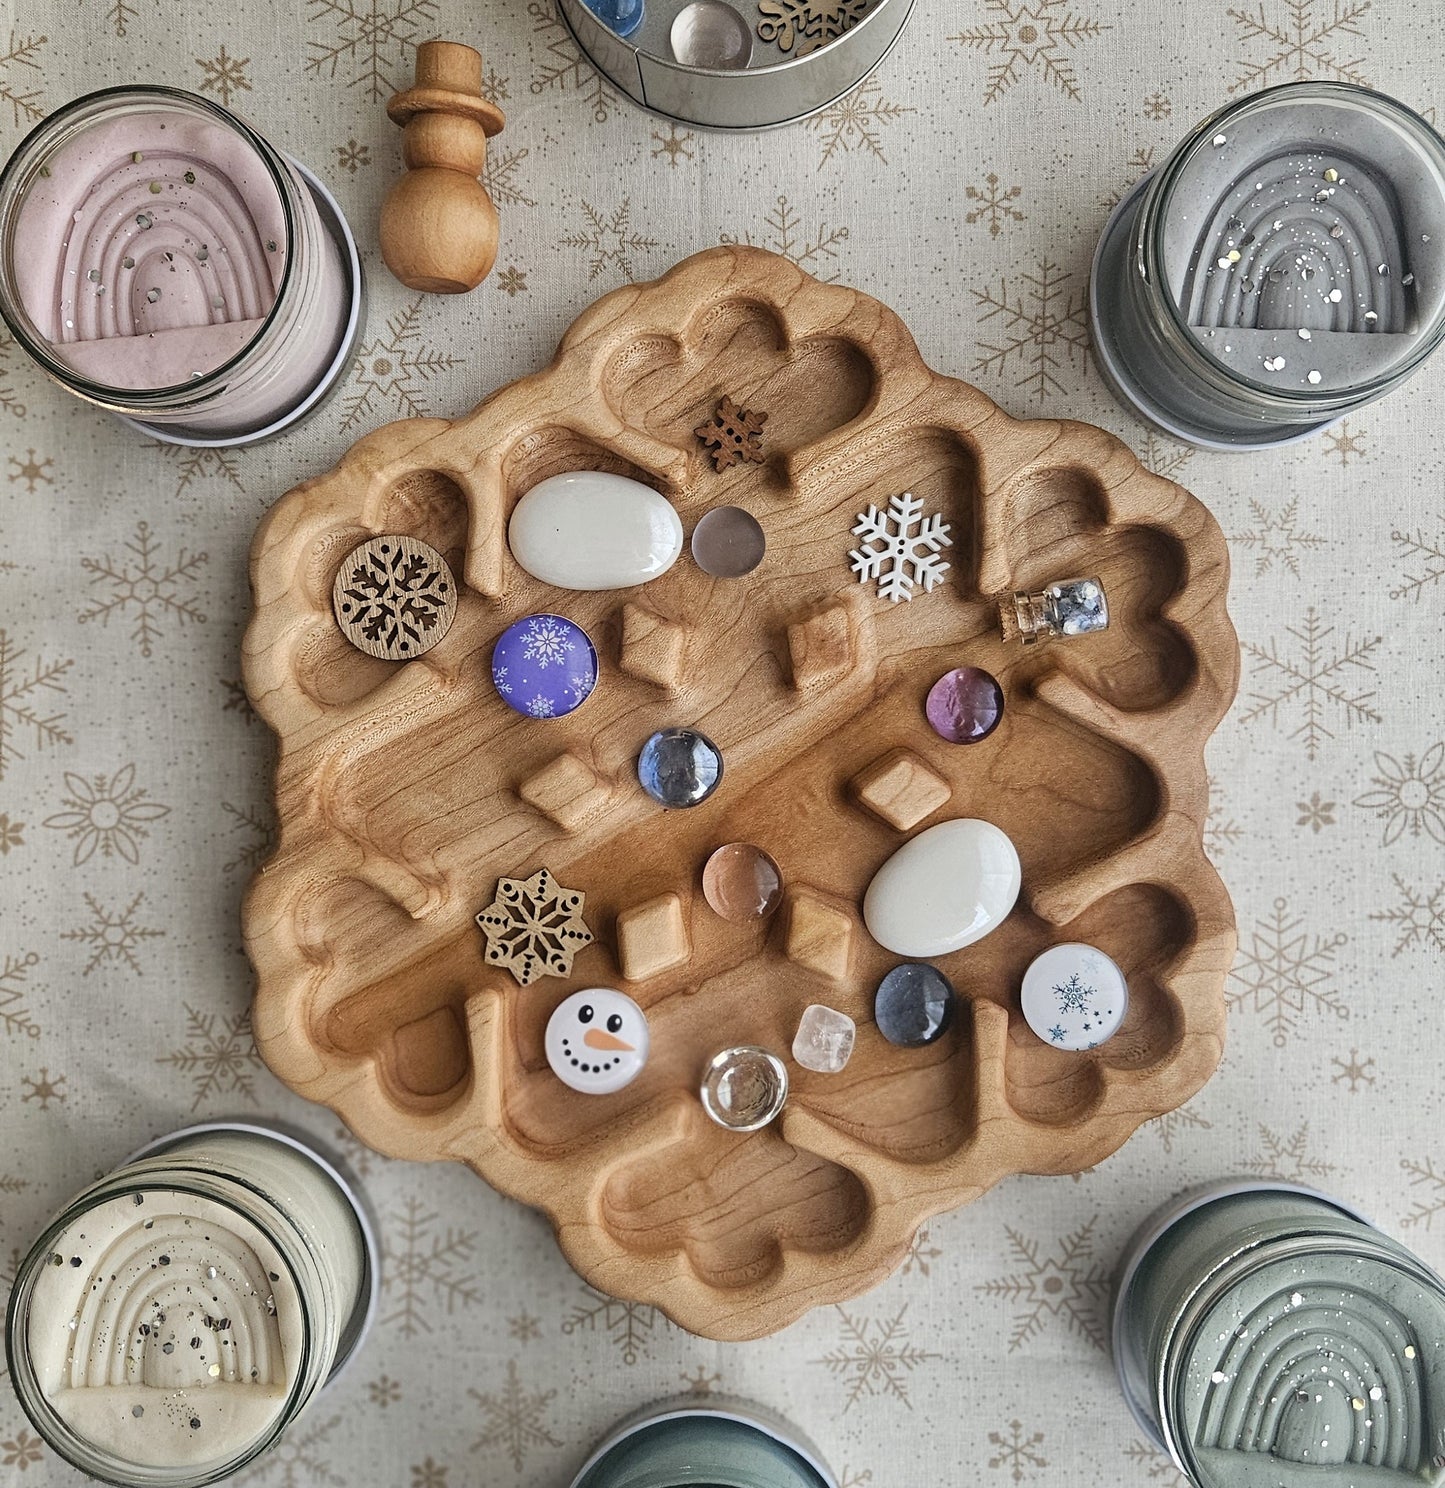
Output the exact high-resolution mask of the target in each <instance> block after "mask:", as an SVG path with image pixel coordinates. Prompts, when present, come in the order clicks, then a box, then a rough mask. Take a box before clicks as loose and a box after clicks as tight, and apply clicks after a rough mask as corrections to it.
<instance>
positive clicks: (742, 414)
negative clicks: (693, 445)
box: [693, 398, 768, 470]
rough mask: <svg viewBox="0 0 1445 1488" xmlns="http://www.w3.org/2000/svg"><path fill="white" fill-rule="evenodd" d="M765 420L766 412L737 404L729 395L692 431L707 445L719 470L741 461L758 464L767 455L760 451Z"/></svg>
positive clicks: (766, 419)
mask: <svg viewBox="0 0 1445 1488" xmlns="http://www.w3.org/2000/svg"><path fill="white" fill-rule="evenodd" d="M767 421H768V416H767V414H765V413H753V412H751V411H750V410H749V409H746V408H739V407H738V405H737V404H736V403H734V402H733V400H732V399H731V398H724V399H723V400H722V402H721V403H719V404H718V406H717V412H716V413H714V414H713V416H712V417H711V418H710V419H709V420H708V421H707V422H706V423H705V424H699V425H698V426H697V428H696V429H694V430H693V433H694V434H696V435H697V437H698V438H699V439H700V440H702V442H703V443H704V444H705V445H706V446H707V447H708V451H709V453H710V454H711V455H712V463H713V465H714V467H715V468H716V469H718V470H726V469H727V468H728V467H729V466H730V465H741V464H742V463H743V462H744V461H747V462H749V463H751V464H753V465H761V464H762V463H763V461H764V460H765V459H766V458H767V457H766V456H765V455H764V454H763V425H764V424H765V423H767Z"/></svg>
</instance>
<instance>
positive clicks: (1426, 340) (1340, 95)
mask: <svg viewBox="0 0 1445 1488" xmlns="http://www.w3.org/2000/svg"><path fill="white" fill-rule="evenodd" d="M1282 94H1290V95H1294V96H1296V97H1298V98H1299V100H1300V102H1301V103H1306V102H1310V101H1321V100H1324V101H1331V100H1333V101H1335V102H1337V103H1341V104H1346V103H1353V104H1356V105H1359V104H1360V103H1361V101H1362V100H1363V101H1364V102H1365V103H1366V104H1367V106H1369V107H1372V108H1375V109H1377V110H1378V111H1379V112H1380V113H1381V114H1383V115H1385V116H1386V117H1387V118H1388V119H1390V120H1391V121H1392V122H1394V123H1395V124H1397V125H1399V126H1400V127H1401V128H1402V129H1403V130H1404V132H1405V133H1406V134H1408V135H1410V136H1411V137H1412V139H1413V142H1414V143H1415V145H1416V147H1417V148H1419V149H1421V150H1422V152H1423V151H1431V152H1433V153H1434V155H1435V160H1434V164H1435V166H1436V169H1437V171H1438V173H1439V175H1440V179H1441V190H1442V198H1445V137H1442V136H1441V135H1440V133H1439V132H1438V131H1437V130H1436V129H1435V128H1433V127H1432V125H1431V124H1430V122H1429V121H1428V120H1427V119H1424V118H1422V117H1421V116H1420V115H1419V114H1418V113H1416V111H1415V110H1414V109H1412V108H1410V107H1409V105H1408V104H1405V103H1402V102H1401V101H1400V100H1399V99H1398V98H1394V97H1392V96H1391V95H1390V94H1388V93H1381V92H1379V91H1378V90H1376V89H1374V88H1366V87H1363V86H1361V85H1360V84H1358V83H1338V82H1333V81H1329V80H1325V79H1311V80H1305V81H1296V82H1288V83H1277V84H1276V85H1275V86H1274V87H1272V88H1263V89H1261V90H1260V91H1259V92H1257V93H1250V94H1248V95H1247V96H1245V97H1244V98H1239V99H1235V100H1234V101H1233V102H1231V103H1227V104H1225V105H1224V106H1223V107H1222V108H1219V109H1216V110H1215V111H1214V112H1213V113H1212V114H1210V115H1209V116H1208V117H1207V118H1205V119H1203V120H1201V121H1200V122H1199V124H1197V125H1196V126H1195V127H1194V128H1193V129H1192V130H1191V131H1190V132H1189V133H1188V134H1187V135H1186V136H1185V137H1184V138H1183V139H1182V140H1181V141H1180V142H1179V144H1178V145H1176V146H1175V148H1174V149H1173V150H1172V151H1171V152H1170V155H1169V158H1168V159H1167V160H1166V161H1165V163H1164V164H1163V165H1162V166H1161V167H1160V168H1159V172H1158V174H1157V176H1156V177H1155V178H1154V180H1153V181H1152V182H1151V183H1150V185H1149V190H1148V192H1147V193H1146V196H1145V200H1144V202H1143V204H1142V207H1141V210H1140V214H1139V229H1140V236H1139V239H1138V242H1139V245H1140V250H1141V252H1142V255H1143V257H1142V267H1143V270H1144V275H1145V278H1146V279H1147V280H1148V281H1149V282H1150V283H1152V284H1155V285H1157V286H1158V289H1159V299H1160V301H1161V303H1162V305H1163V308H1164V313H1165V315H1166V317H1167V319H1168V322H1169V327H1170V329H1171V331H1172V332H1173V333H1174V334H1175V336H1177V338H1178V340H1179V343H1180V346H1181V348H1182V349H1184V350H1185V351H1186V353H1187V354H1188V355H1189V357H1190V359H1191V360H1192V361H1193V362H1194V364H1195V367H1196V370H1198V371H1203V372H1205V373H1206V374H1207V375H1208V376H1209V377H1210V380H1211V381H1214V382H1216V383H1217V385H1219V386H1221V387H1222V388H1223V389H1224V390H1225V391H1230V390H1233V389H1238V388H1242V389H1244V390H1245V391H1247V392H1248V393H1250V394H1251V395H1254V396H1256V397H1261V398H1265V399H1268V400H1271V401H1273V402H1275V403H1276V404H1279V405H1282V406H1284V407H1290V408H1295V407H1320V406H1332V405H1333V404H1335V403H1338V404H1339V406H1341V407H1351V406H1354V405H1355V404H1357V403H1359V402H1360V401H1362V400H1363V401H1366V402H1368V401H1370V400H1371V399H1372V398H1374V397H1376V396H1378V395H1380V394H1382V393H1385V392H1388V391H1389V390H1390V389H1391V388H1394V387H1397V386H1399V384H1401V383H1402V382H1404V381H1405V380H1406V379H1407V378H1409V377H1410V376H1412V375H1413V374H1414V373H1415V372H1416V371H1417V370H1418V369H1419V368H1420V367H1421V366H1422V365H1423V363H1424V362H1425V361H1427V360H1428V359H1429V357H1430V356H1431V355H1433V353H1434V352H1435V351H1436V350H1437V349H1438V348H1439V347H1440V345H1441V344H1442V342H1445V308H1442V309H1441V311H1440V312H1439V313H1438V314H1437V316H1436V320H1435V324H1434V325H1433V327H1431V329H1430V333H1429V334H1428V335H1421V336H1420V337H1419V340H1418V344H1417V345H1416V347H1415V349H1414V350H1413V351H1412V352H1411V353H1410V354H1409V355H1408V356H1407V357H1405V358H1404V359H1403V360H1402V361H1400V362H1398V363H1397V364H1396V365H1394V366H1393V367H1391V368H1390V369H1389V371H1387V372H1386V373H1384V374H1383V375H1381V376H1378V377H1375V378H1372V379H1370V380H1369V381H1367V382H1361V383H1358V384H1356V385H1354V386H1352V387H1350V388H1349V389H1348V390H1345V389H1334V390H1332V391H1330V392H1327V393H1324V394H1322V393H1321V391H1320V390H1319V389H1315V388H1305V389H1303V390H1301V389H1295V388H1288V387H1279V386H1275V385H1272V384H1269V383H1263V382H1258V381H1256V380H1255V379H1254V378H1252V377H1246V376H1244V375H1243V373H1241V372H1239V371H1238V370H1236V369H1235V368H1233V367H1231V366H1229V365H1228V364H1226V363H1224V362H1222V361H1220V360H1219V358H1217V357H1215V356H1214V355H1212V354H1211V353H1210V352H1209V351H1208V350H1207V348H1205V347H1204V346H1203V345H1201V344H1200V342H1199V340H1198V338H1197V337H1196V336H1195V334H1194V328H1193V327H1192V326H1190V324H1189V322H1188V320H1187V318H1186V316H1185V314H1184V312H1183V310H1182V308H1181V307H1180V305H1179V304H1178V302H1177V300H1176V298H1175V296H1174V294H1173V293H1172V291H1171V290H1170V288H1169V281H1168V277H1167V275H1166V273H1165V270H1164V250H1163V235H1164V228H1165V224H1166V223H1167V221H1168V219H1169V208H1170V207H1171V206H1172V204H1173V198H1174V193H1175V190H1176V188H1177V187H1178V185H1179V182H1180V179H1181V178H1182V176H1183V174H1184V172H1185V170H1186V169H1187V168H1188V167H1189V166H1190V165H1192V164H1193V163H1194V161H1195V158H1196V156H1197V155H1198V153H1199V151H1200V149H1201V148H1202V146H1203V145H1204V144H1205V143H1206V142H1207V141H1210V140H1212V139H1213V137H1214V136H1215V135H1216V134H1218V133H1220V132H1221V129H1222V128H1223V127H1224V126H1227V125H1228V124H1229V123H1230V122H1231V121H1232V120H1236V119H1239V118H1241V117H1242V116H1245V115H1248V114H1253V113H1258V112H1261V111H1263V110H1266V109H1269V108H1273V107H1276V106H1278V105H1279V103H1280V102H1281V101H1283V100H1282V99H1281V97H1280V95H1282ZM1442 251H1445V249H1442Z"/></svg>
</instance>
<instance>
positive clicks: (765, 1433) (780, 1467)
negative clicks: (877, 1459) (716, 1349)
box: [572, 1396, 837, 1488]
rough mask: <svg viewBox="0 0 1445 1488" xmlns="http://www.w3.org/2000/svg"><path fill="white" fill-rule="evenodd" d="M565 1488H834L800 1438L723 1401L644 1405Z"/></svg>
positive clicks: (755, 1411) (743, 1405)
mask: <svg viewBox="0 0 1445 1488" xmlns="http://www.w3.org/2000/svg"><path fill="white" fill-rule="evenodd" d="M572 1488H837V1479H836V1478H835V1477H834V1476H833V1474H832V1473H831V1472H830V1471H829V1469H828V1468H827V1466H825V1464H824V1462H823V1459H822V1458H821V1457H820V1456H819V1454H818V1449H817V1448H816V1447H814V1446H813V1445H812V1444H811V1443H810V1442H809V1441H808V1440H807V1438H806V1437H804V1436H803V1434H802V1433H801V1432H800V1431H799V1430H798V1429H797V1428H796V1427H795V1426H792V1425H790V1424H789V1423H788V1422H786V1421H784V1420H783V1419H782V1418H781V1417H779V1416H776V1415H774V1414H773V1413H772V1412H771V1411H769V1410H767V1409H765V1408H764V1407H762V1406H759V1405H754V1404H753V1403H752V1402H750V1401H742V1400H733V1399H730V1398H728V1397H726V1396H710V1397H708V1398H707V1399H706V1400H699V1399H698V1398H697V1397H696V1396H684V1397H682V1398H681V1399H677V1400H671V1401H664V1402H662V1403H661V1404H658V1405H650V1406H647V1407H645V1408H644V1409H643V1410H640V1411H638V1412H637V1413H636V1414H635V1415H632V1416H629V1417H628V1418H627V1419H626V1420H625V1421H622V1422H621V1423H620V1424H619V1425H617V1426H616V1427H614V1428H613V1430H612V1431H610V1432H609V1433H608V1435H607V1436H606V1437H605V1438H604V1439H603V1440H602V1441H601V1442H599V1443H598V1445H597V1447H596V1448H595V1449H594V1451H593V1452H592V1454H591V1456H589V1457H588V1459H587V1461H586V1462H585V1463H583V1465H582V1468H581V1470H580V1471H579V1472H578V1474H577V1476H576V1477H575V1478H574V1479H573V1480H572Z"/></svg>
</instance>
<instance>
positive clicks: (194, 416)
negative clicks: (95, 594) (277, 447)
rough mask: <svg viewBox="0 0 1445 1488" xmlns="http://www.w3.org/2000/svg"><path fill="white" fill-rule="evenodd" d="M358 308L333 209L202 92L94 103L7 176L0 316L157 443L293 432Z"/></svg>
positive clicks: (77, 109) (40, 131)
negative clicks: (157, 440) (283, 431)
mask: <svg viewBox="0 0 1445 1488" xmlns="http://www.w3.org/2000/svg"><path fill="white" fill-rule="evenodd" d="M360 309H361V272H360V263H359V260H358V258H357V254H356V245H355V242H354V240H353V239H352V237H351V233H350V230H349V229H348V228H347V226H346V223H345V219H344V218H343V217H342V216H341V213H340V209H339V208H338V207H337V206H336V203H335V201H334V200H333V199H332V198H331V197H330V196H329V195H328V194H327V193H326V191H325V189H324V188H323V187H322V186H321V183H320V182H319V181H318V180H317V179H316V178H315V177H314V176H312V175H311V174H310V173H309V172H307V171H305V169H304V168H303V167H301V166H299V165H297V164H295V163H294V162H292V161H291V160H289V159H288V158H287V157H286V156H284V155H282V154H281V153H280V152H279V151H278V150H276V149H275V148H274V147H273V146H272V145H270V144H269V143H267V141H266V140H264V139H263V138H262V137H261V136H260V135H259V134H257V133H256V131H255V130H254V129H252V128H251V127H250V126H249V125H248V124H246V123H245V122H244V121H242V120H241V119H239V118H237V117H236V116H235V115H234V114H231V113H228V112H227V111H226V110H225V109H223V108H221V107H220V106H219V105H217V104H214V103H211V102H210V101H209V100H207V99H204V98H200V97H198V96H196V95H195V94H191V93H184V92H181V91H179V90H177V89H173V88H161V87H126V88H110V89H106V90H104V91H102V92H99V93H91V94H87V95H86V96H85V97H83V98H78V99H76V100H74V101H73V102H72V103H69V104H67V105H65V106H64V107H63V108H61V109H59V110H57V111H56V112H55V113H53V114H51V115H50V116H49V118H47V119H45V120H44V121H42V122H41V123H40V124H39V125H37V126H36V128H35V129H34V130H32V131H31V133H30V134H29V135H28V136H27V137H26V139H25V140H24V141H23V142H22V143H21V144H20V146H19V147H18V148H17V149H16V151H15V153H14V154H13V155H12V156H11V157H10V159H9V161H8V162H7V164H6V166H5V168H4V171H3V173H0V316H3V318H4V320H5V322H6V324H7V325H8V326H9V328H10V330H11V331H12V332H13V334H14V336H15V338H16V341H17V342H18V343H19V344H20V345H21V346H22V347H23V348H24V349H25V351H26V352H27V353H28V354H29V355H30V356H31V357H32V358H33V359H34V360H35V361H36V362H37V363H38V364H39V365H40V367H41V368H43V369H44V371H45V372H47V373H48V374H49V375H50V376H51V377H52V378H53V379H54V380H55V381H56V382H58V383H59V384H60V385H61V386H62V387H64V388H66V389H67V390H68V391H69V392H72V393H74V394H76V396H78V397H81V398H85V399H87V400H88V401H90V402H92V403H97V404H99V405H100V406H101V407H103V408H106V409H109V410H110V411H111V412H113V413H116V414H119V415H121V416H123V417H125V418H128V419H130V420H132V421H134V422H135V423H136V424H138V425H139V426H140V427H141V428H143V429H144V430H145V431H146V432H147V433H150V434H152V435H154V436H155V437H157V438H161V439H167V440H171V441H173V442H176V443H184V444H203V445H204V444H210V445H224V444H240V443H247V442H249V441H251V440H254V439H258V438H264V437H266V436H268V435H270V434H274V433H277V432H279V431H280V430H282V429H284V428H287V427H289V426H290V425H292V424H294V423H296V422H297V421H298V420H299V419H301V418H303V417H304V416H305V415H306V414H307V413H308V412H310V411H311V410H312V409H314V408H315V406H316V405H317V404H318V403H319V402H320V401H321V400H322V398H324V397H325V395H326V393H327V392H328V391H330V390H331V388H332V387H333V386H334V385H335V384H336V382H337V381H338V379H339V378H340V377H341V376H342V375H344V373H345V370H346V366H347V362H348V358H349V355H350V351H351V349H352V343H353V342H354V339H355V336H356V334H357V332H358V330H359V327H360V323H361V314H360Z"/></svg>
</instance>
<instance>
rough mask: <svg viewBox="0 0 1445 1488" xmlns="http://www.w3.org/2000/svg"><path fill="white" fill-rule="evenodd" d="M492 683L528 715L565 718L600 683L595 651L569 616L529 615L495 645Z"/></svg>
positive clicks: (503, 699) (509, 702)
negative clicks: (563, 716) (598, 681)
mask: <svg viewBox="0 0 1445 1488" xmlns="http://www.w3.org/2000/svg"><path fill="white" fill-rule="evenodd" d="M492 685H493V686H494V687H495V688H496V689H497V696H498V697H500V698H501V700H502V701H503V702H504V703H506V705H507V706H508V707H509V708H515V709H516V710H517V712H518V713H524V714H526V716H527V717H528V718H561V717H562V715H563V714H564V713H571V712H572V711H573V709H575V708H580V707H581V706H582V704H583V703H585V702H586V701H587V699H588V698H589V697H591V696H592V689H593V688H594V687H596V686H597V650H596V648H595V647H594V646H593V644H592V642H591V641H590V640H589V639H588V638H587V632H586V631H585V630H583V629H582V627H581V626H580V625H575V624H573V622H572V621H571V620H569V619H568V618H567V617H566V616H565V615H527V616H525V617H524V618H523V619H521V620H518V621H516V622H515V623H514V624H512V625H509V626H508V627H507V628H506V629H505V630H504V631H503V632H502V634H501V635H500V636H499V637H498V639H497V644H496V645H495V646H494V647H493V648H492Z"/></svg>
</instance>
